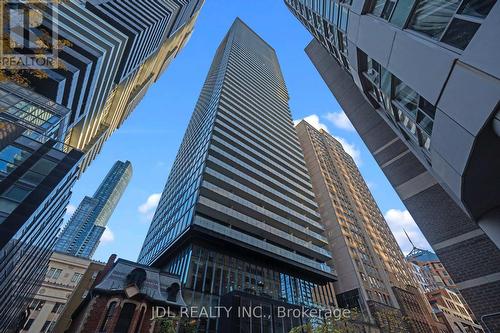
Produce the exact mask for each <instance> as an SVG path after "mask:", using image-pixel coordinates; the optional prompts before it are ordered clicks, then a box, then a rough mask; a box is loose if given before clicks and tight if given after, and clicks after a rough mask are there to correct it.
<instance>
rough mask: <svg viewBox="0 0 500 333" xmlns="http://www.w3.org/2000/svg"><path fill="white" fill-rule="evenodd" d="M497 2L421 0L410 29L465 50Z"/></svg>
mask: <svg viewBox="0 0 500 333" xmlns="http://www.w3.org/2000/svg"><path fill="white" fill-rule="evenodd" d="M495 3H496V0H463V1H461V0H420V1H418V3H417V6H416V8H415V11H414V13H413V15H412V18H411V20H410V24H409V26H408V28H409V29H411V30H414V31H417V32H419V33H422V34H425V35H427V36H429V37H430V38H433V39H436V40H438V41H441V42H443V43H446V44H448V45H450V46H452V47H454V48H456V49H460V50H464V49H465V48H466V47H467V45H468V44H469V42H470V41H471V40H472V38H473V37H474V35H475V34H476V32H477V30H478V29H479V27H480V26H481V23H482V20H483V19H484V18H485V17H486V16H487V15H488V13H489V12H490V10H491V8H492V7H493V5H494V4H495Z"/></svg>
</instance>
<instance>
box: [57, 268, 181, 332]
mask: <svg viewBox="0 0 500 333" xmlns="http://www.w3.org/2000/svg"><path fill="white" fill-rule="evenodd" d="M180 285H181V283H180V280H179V277H178V276H176V275H172V274H169V273H165V272H161V271H160V270H159V269H155V268H152V267H148V266H143V265H140V264H137V263H135V262H131V261H127V260H123V259H118V261H117V262H116V263H114V265H113V266H112V267H108V268H107V271H106V270H105V271H103V277H102V278H101V279H99V278H98V279H97V280H96V284H95V286H94V288H93V289H92V290H91V291H90V292H89V293H88V295H87V297H86V299H85V300H84V301H83V302H82V304H81V305H80V307H78V309H77V310H76V311H75V313H74V314H73V318H72V322H71V325H70V327H69V328H68V330H67V331H66V332H71V333H80V332H85V333H150V332H153V331H154V330H155V325H156V321H154V320H151V318H152V314H153V309H154V307H163V308H165V309H169V310H170V311H173V312H176V311H178V310H179V308H180V307H182V306H185V305H186V304H185V302H184V300H183V298H182V295H181V292H180ZM167 311H168V310H167Z"/></svg>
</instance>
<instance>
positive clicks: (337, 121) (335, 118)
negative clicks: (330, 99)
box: [325, 111, 355, 132]
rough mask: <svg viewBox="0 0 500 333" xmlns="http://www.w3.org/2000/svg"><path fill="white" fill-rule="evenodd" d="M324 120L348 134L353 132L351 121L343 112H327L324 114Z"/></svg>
mask: <svg viewBox="0 0 500 333" xmlns="http://www.w3.org/2000/svg"><path fill="white" fill-rule="evenodd" d="M325 118H326V119H327V120H328V121H330V122H331V123H332V124H333V125H334V126H335V127H337V128H339V129H342V130H346V131H349V132H354V131H355V129H354V126H352V123H351V121H350V120H349V118H347V116H346V114H345V112H343V111H340V112H329V113H327V114H326V116H325Z"/></svg>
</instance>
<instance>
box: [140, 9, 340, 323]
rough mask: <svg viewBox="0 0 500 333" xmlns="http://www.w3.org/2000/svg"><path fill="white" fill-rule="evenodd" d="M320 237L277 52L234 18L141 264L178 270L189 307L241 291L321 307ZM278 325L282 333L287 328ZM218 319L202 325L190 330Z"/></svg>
mask: <svg viewBox="0 0 500 333" xmlns="http://www.w3.org/2000/svg"><path fill="white" fill-rule="evenodd" d="M285 152H286V153H285ZM323 231H324V228H323V226H322V225H321V223H320V217H319V213H318V211H317V204H316V202H315V200H314V194H313V192H312V188H311V183H310V178H309V175H308V173H307V169H306V167H305V163H304V157H303V155H302V152H301V150H300V145H299V143H298V140H297V136H296V134H295V131H294V129H293V124H292V119H291V114H290V110H289V106H288V93H287V90H286V86H285V82H284V80H283V76H282V73H281V70H280V66H279V63H278V59H277V57H276V54H275V52H274V50H273V49H272V47H271V46H269V45H268V44H267V43H266V42H265V41H264V40H262V39H261V38H260V37H259V36H258V35H257V34H256V33H255V32H253V31H252V30H251V29H250V28H249V27H248V26H246V25H245V24H244V23H243V22H242V21H241V20H240V19H237V20H236V21H235V22H234V23H233V25H232V27H231V29H230V30H229V32H228V34H227V35H226V37H225V38H224V40H223V41H222V43H221V44H220V46H219V48H218V50H217V53H216V55H215V58H214V60H213V63H212V66H211V68H210V71H209V73H208V76H207V79H206V81H205V85H204V87H203V90H202V92H201V95H200V98H199V100H198V103H197V105H196V108H195V111H194V113H193V116H192V118H191V121H190V123H189V126H188V129H187V131H186V134H185V136H184V139H183V142H182V144H181V147H180V149H179V152H178V154H177V157H176V160H175V162H174V165H173V167H172V169H171V173H170V175H169V178H168V181H167V184H166V186H165V189H164V191H163V194H162V197H161V199H160V203H159V205H158V208H157V210H156V212H155V215H154V218H153V221H152V223H151V226H150V229H149V231H148V234H147V236H146V239H145V241H144V245H143V248H142V250H141V253H140V256H139V262H140V263H143V264H148V265H153V266H156V267H162V268H164V269H166V270H167V271H169V272H172V273H175V274H179V275H181V281H182V283H183V295H184V299H185V301H186V303H188V304H193V305H209V304H211V305H216V304H220V297H221V296H222V295H225V294H227V293H229V292H232V291H241V292H244V293H247V294H248V295H253V296H255V297H261V296H264V297H269V298H271V299H275V300H281V301H285V302H288V303H292V304H297V305H304V306H319V305H320V304H322V305H329V304H334V302H335V296H334V291H333V288H332V286H331V283H330V282H332V281H333V279H334V276H333V274H332V269H331V268H330V267H329V266H328V265H327V264H326V262H327V261H329V260H330V259H331V255H330V253H329V252H328V250H327V249H326V245H327V242H326V238H325V237H324V236H323V235H322V233H323ZM249 305H250V304H249ZM265 311H272V309H271V307H270V305H269V307H266V309H265ZM255 320H260V319H255ZM279 320H281V321H280V322H276V325H278V327H280V329H281V332H288V331H289V329H290V327H291V326H292V324H293V323H292V322H291V321H287V320H284V321H283V318H282V319H279ZM218 324H219V323H217V321H216V320H213V319H210V320H208V321H200V323H199V330H200V332H205V331H207V332H215V330H216V329H217V327H218ZM262 324H263V325H267V323H262ZM245 325H250V321H248V323H245ZM254 325H261V323H260V322H257V321H256V322H255V323H254ZM283 330H285V331H283Z"/></svg>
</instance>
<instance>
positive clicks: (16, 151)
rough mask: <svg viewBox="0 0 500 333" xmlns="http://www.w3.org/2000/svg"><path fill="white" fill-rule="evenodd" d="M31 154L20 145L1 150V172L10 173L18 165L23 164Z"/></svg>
mask: <svg viewBox="0 0 500 333" xmlns="http://www.w3.org/2000/svg"><path fill="white" fill-rule="evenodd" d="M29 155H30V154H29V153H28V152H26V151H24V150H22V149H20V148H18V147H15V146H7V147H5V148H4V149H3V150H2V151H1V152H0V172H5V173H6V174H9V173H10V172H12V170H14V168H15V166H16V165H19V164H21V163H22V162H24V160H26V159H27V158H28V156H29Z"/></svg>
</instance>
